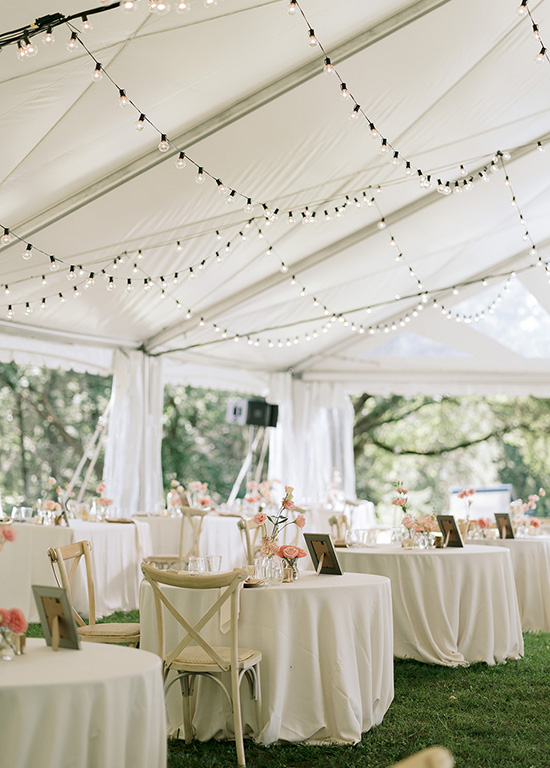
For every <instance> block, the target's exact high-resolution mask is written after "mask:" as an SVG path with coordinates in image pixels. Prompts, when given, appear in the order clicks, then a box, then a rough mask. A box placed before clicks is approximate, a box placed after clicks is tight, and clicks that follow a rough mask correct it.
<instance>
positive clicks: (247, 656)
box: [171, 645, 262, 672]
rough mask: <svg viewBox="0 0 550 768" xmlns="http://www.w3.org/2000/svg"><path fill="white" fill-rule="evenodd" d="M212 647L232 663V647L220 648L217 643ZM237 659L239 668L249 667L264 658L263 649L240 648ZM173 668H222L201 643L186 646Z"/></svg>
mask: <svg viewBox="0 0 550 768" xmlns="http://www.w3.org/2000/svg"><path fill="white" fill-rule="evenodd" d="M212 648H213V649H214V650H215V651H216V653H217V654H219V656H220V657H221V658H222V660H223V661H224V662H226V663H227V664H230V663H231V649H230V648H223V647H222V648H220V647H219V646H216V645H213V646H212ZM237 659H238V665H239V669H248V668H249V667H253V666H254V665H255V664H258V663H259V662H260V661H261V660H262V654H261V651H254V650H252V649H250V648H239V649H238V656H237ZM171 669H180V670H184V669H185V670H188V671H191V672H193V671H196V672H205V671H219V669H220V668H219V666H218V665H217V664H216V662H215V661H213V660H212V658H211V657H210V656H209V655H208V654H207V653H206V651H205V650H204V649H203V648H201V646H200V645H191V646H189V647H187V648H184V649H183V651H182V652H181V653H180V655H179V656H178V657H177V658H176V659H174V661H173V662H172V664H171Z"/></svg>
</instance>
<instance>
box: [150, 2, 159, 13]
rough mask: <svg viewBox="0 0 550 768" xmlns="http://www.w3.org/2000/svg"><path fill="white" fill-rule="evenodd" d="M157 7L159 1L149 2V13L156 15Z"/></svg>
mask: <svg viewBox="0 0 550 768" xmlns="http://www.w3.org/2000/svg"><path fill="white" fill-rule="evenodd" d="M157 5H158V3H157V0H149V12H150V13H156V12H157Z"/></svg>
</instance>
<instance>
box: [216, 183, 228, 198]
mask: <svg viewBox="0 0 550 768" xmlns="http://www.w3.org/2000/svg"><path fill="white" fill-rule="evenodd" d="M216 184H217V185H218V192H219V193H220V195H222V196H225V195H227V193H228V192H229V189H228V188H227V187H226V186H225V184H224V183H223V181H222V180H221V179H216Z"/></svg>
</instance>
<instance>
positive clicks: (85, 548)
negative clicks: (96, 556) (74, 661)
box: [48, 541, 139, 646]
mask: <svg viewBox="0 0 550 768" xmlns="http://www.w3.org/2000/svg"><path fill="white" fill-rule="evenodd" d="M91 550H92V545H91V544H90V542H89V541H76V542H75V543H74V544H67V545H66V546H64V547H57V548H56V549H54V548H53V547H50V548H49V549H48V557H49V558H50V565H51V566H52V570H53V574H54V576H55V580H56V582H57V584H58V585H59V586H60V587H63V588H64V589H66V590H67V593H68V595H69V600H70V602H71V607H72V609H73V614H74V617H75V620H76V623H77V624H78V628H77V629H78V634H79V635H80V637H81V639H82V640H88V641H89V642H92V643H116V644H120V643H128V644H129V645H133V646H136V645H138V643H139V624H137V623H134V622H116V623H114V622H113V623H107V624H96V623H95V592H94V580H93V572H92V557H91V554H90V553H91ZM82 558H84V564H85V567H86V584H87V587H88V616H89V620H88V624H86V622H85V621H84V619H83V618H82V616H81V615H80V614H79V613H78V612H77V611H76V610H75V608H74V606H73V604H72V598H71V587H72V584H73V581H74V577H75V574H76V571H77V568H78V566H79V563H80V561H81V560H82ZM69 561H72V563H71V566H70V570H69V572H67V566H66V563H68V562H69Z"/></svg>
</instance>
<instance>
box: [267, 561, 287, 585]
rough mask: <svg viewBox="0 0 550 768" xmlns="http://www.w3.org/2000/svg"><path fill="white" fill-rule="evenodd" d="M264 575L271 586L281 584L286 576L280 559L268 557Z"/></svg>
mask: <svg viewBox="0 0 550 768" xmlns="http://www.w3.org/2000/svg"><path fill="white" fill-rule="evenodd" d="M264 573H265V578H266V580H267V582H268V583H269V584H280V583H281V581H282V580H283V576H284V573H283V563H282V560H281V559H280V558H278V557H276V558H275V557H266V558H265V561H264Z"/></svg>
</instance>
